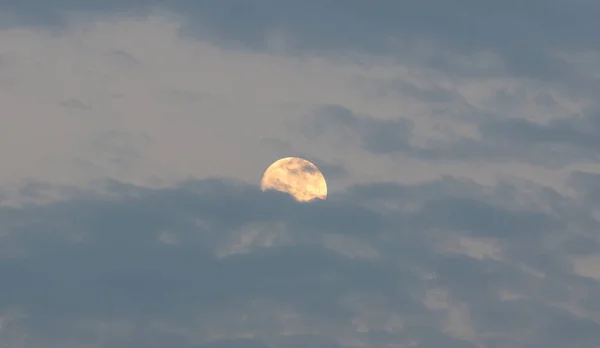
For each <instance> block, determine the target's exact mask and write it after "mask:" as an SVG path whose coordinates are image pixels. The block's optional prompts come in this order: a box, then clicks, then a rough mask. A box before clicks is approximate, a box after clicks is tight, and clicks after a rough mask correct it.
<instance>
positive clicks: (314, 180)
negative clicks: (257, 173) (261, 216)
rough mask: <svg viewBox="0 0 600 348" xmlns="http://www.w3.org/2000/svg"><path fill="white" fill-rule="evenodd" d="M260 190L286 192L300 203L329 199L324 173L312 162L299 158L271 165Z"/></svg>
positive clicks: (278, 161) (283, 159)
mask: <svg viewBox="0 0 600 348" xmlns="http://www.w3.org/2000/svg"><path fill="white" fill-rule="evenodd" d="M260 188H261V190H263V191H266V190H276V191H280V192H286V193H288V194H290V195H292V197H294V198H295V199H296V200H297V201H298V202H309V201H312V200H314V199H322V200H323V199H326V198H327V182H326V181H325V177H324V176H323V173H321V171H320V170H319V168H317V166H315V165H314V164H312V163H311V162H309V161H307V160H305V159H303V158H298V157H286V158H282V159H280V160H277V161H275V162H274V163H273V164H271V165H270V166H269V167H268V168H267V170H266V171H265V173H264V174H263V177H262V180H261V182H260Z"/></svg>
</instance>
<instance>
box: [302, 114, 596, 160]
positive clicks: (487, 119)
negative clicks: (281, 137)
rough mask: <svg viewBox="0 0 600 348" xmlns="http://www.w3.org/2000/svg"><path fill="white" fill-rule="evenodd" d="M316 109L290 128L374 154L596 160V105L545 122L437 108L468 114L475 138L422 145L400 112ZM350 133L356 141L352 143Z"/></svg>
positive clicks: (422, 157) (458, 158)
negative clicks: (382, 114)
mask: <svg viewBox="0 0 600 348" xmlns="http://www.w3.org/2000/svg"><path fill="white" fill-rule="evenodd" d="M316 110H317V111H316V112H315V114H314V115H313V117H312V118H307V119H305V120H302V121H301V123H300V125H299V126H296V127H295V128H294V127H292V128H291V130H292V131H295V132H300V133H301V134H303V135H304V136H306V137H308V138H322V139H327V138H330V137H335V136H338V137H342V138H345V139H346V141H347V142H348V144H349V145H358V146H360V147H362V148H363V149H364V150H366V151H368V152H370V153H372V154H374V155H391V154H396V153H401V154H406V155H409V156H412V157H415V158H420V159H426V160H461V161H473V160H478V161H481V160H492V161H493V160H496V161H498V160H499V161H503V160H511V161H521V162H525V163H530V164H534V165H540V166H543V167H549V168H556V167H562V166H565V165H568V164H571V163H575V162H578V161H585V160H592V161H596V160H597V159H598V150H599V149H600V140H598V139H600V126H599V121H598V120H599V118H598V111H597V110H596V109H589V110H587V111H585V112H584V113H583V114H582V115H578V116H572V117H568V118H565V119H558V120H553V121H550V122H549V123H548V124H537V123H534V122H532V121H528V120H526V119H523V118H519V117H506V116H501V115H498V114H495V113H486V112H484V111H480V110H472V112H475V113H477V112H480V113H481V115H480V116H479V117H472V116H470V115H469V113H467V114H464V115H458V116H456V115H449V116H448V115H443V114H440V116H439V117H440V118H446V119H448V118H449V117H450V118H452V119H455V120H460V119H461V118H465V119H468V120H469V122H470V123H472V124H475V125H476V126H477V129H478V132H479V139H469V138H464V137H455V139H450V140H444V141H441V140H430V141H428V143H427V144H426V145H425V146H413V145H411V144H410V138H411V137H412V136H413V130H412V129H413V126H412V121H411V120H409V119H406V118H400V117H398V118H397V119H396V120H381V119H376V118H373V117H371V116H369V115H359V114H356V113H354V112H353V111H352V110H350V109H347V108H345V107H342V106H337V105H333V106H332V105H325V106H319V107H316ZM348 134H349V135H350V136H348ZM356 137H358V140H359V142H358V143H353V141H354V139H355V138H356Z"/></svg>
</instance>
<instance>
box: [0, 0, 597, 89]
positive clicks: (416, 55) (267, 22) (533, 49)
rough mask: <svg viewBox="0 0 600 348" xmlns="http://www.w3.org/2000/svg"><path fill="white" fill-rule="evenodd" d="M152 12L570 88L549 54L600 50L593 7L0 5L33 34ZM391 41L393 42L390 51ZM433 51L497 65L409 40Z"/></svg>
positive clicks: (567, 70) (564, 69)
mask: <svg viewBox="0 0 600 348" xmlns="http://www.w3.org/2000/svg"><path fill="white" fill-rule="evenodd" d="M156 7H166V8H167V9H169V10H173V11H176V12H178V13H181V14H184V15H186V16H189V17H190V19H191V21H190V22H191V25H190V27H188V28H186V29H185V32H186V33H191V34H193V35H206V33H208V35H209V36H210V38H211V39H214V40H218V41H220V42H221V43H224V42H231V41H237V42H241V43H243V44H245V45H246V46H247V47H250V48H255V49H267V48H268V47H269V46H268V40H266V39H265V38H266V37H268V35H269V34H270V33H271V32H272V31H273V30H282V31H283V32H285V33H286V35H287V36H288V37H289V41H291V44H292V45H293V48H295V49H299V50H319V51H342V52H353V51H363V52H365V51H366V52H370V53H377V54H387V55H390V56H394V57H403V58H404V59H409V60H410V59H412V60H414V61H415V63H418V64H425V65H428V66H430V67H434V68H437V69H440V70H444V71H446V72H448V73H451V74H457V73H458V74H472V73H473V72H474V71H477V73H478V74H480V75H481V74H485V75H489V74H490V73H491V74H503V73H507V72H508V73H511V74H515V75H519V76H521V75H525V76H529V77H533V78H536V79H545V80H551V81H555V82H559V83H562V84H566V85H567V86H569V87H576V86H577V84H579V85H581V83H586V85H587V87H594V88H597V87H598V86H597V83H596V84H594V82H593V80H591V79H588V78H587V77H585V76H583V75H580V74H578V73H576V71H575V70H573V66H571V65H570V64H569V63H567V62H566V61H564V60H562V59H561V58H557V57H556V56H554V55H553V53H554V52H556V51H561V50H563V51H564V50H569V49H575V50H585V49H591V50H598V49H600V44H599V43H598V40H597V38H596V36H595V33H596V32H598V24H597V21H596V15H595V14H596V13H598V12H600V5H598V4H597V3H596V2H593V1H575V2H574V1H567V0H553V1H542V0H528V1H525V2H523V1H516V0H512V1H503V2H501V3H499V2H496V1H492V0H489V1H472V0H461V1H458V2H453V3H451V4H450V3H447V2H445V1H440V0H427V1H420V2H418V3H415V2H410V3H409V2H403V1H392V0H377V1H372V2H369V3H365V2H362V1H356V0H353V1H340V0H333V1H327V2H322V1H314V0H311V1H303V2H302V3H298V4H291V3H287V2H278V1H272V0H261V1H255V2H253V3H251V4H250V3H242V2H239V1H233V0H226V1H218V2H212V1H190V0H175V1H169V2H168V3H160V2H148V1H139V0H129V1H125V2H123V1H113V0H109V1H101V2H98V1H90V0H88V1H73V0H61V1H56V2H53V3H52V5H50V4H49V3H46V2H42V1H38V0H23V1H19V2H14V3H5V4H3V7H2V9H3V10H9V11H12V12H15V13H18V14H19V15H20V21H25V22H26V23H29V24H32V25H44V24H53V25H56V24H61V23H63V21H64V12H66V11H84V12H88V13H106V12H121V13H122V12H124V11H130V12H137V13H139V12H140V11H144V10H149V9H152V8H156ZM394 39H398V42H397V43H394ZM419 40H427V41H430V42H435V43H436V45H438V46H439V48H441V49H442V51H446V52H447V51H450V52H453V53H454V54H472V53H475V52H480V51H491V52H495V53H497V54H499V55H500V56H501V57H502V58H503V60H504V63H503V66H501V67H491V68H485V69H478V68H476V67H473V66H471V67H465V66H463V65H460V64H457V63H456V62H455V61H454V60H452V59H449V57H446V56H445V54H442V52H441V51H438V52H436V53H434V54H428V53H422V52H420V51H419V49H418V45H417V41H419Z"/></svg>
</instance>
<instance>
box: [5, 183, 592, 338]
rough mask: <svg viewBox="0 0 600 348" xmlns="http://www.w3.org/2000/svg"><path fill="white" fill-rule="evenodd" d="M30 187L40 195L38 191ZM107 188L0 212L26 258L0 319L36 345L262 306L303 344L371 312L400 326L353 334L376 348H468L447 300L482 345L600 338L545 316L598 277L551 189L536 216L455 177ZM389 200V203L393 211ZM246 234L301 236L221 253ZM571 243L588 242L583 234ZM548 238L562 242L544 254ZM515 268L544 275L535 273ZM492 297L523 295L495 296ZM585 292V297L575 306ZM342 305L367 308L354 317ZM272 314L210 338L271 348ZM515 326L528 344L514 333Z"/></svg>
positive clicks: (11, 270)
mask: <svg viewBox="0 0 600 348" xmlns="http://www.w3.org/2000/svg"><path fill="white" fill-rule="evenodd" d="M40 189H43V187H41V188H40ZM29 190H30V191H32V192H33V194H35V190H36V187H30V188H29ZM107 190H108V193H110V195H109V196H108V197H105V198H102V197H96V196H94V195H91V194H89V193H85V192H76V191H73V192H71V198H70V199H68V200H66V201H63V202H57V203H51V204H46V205H29V206H25V207H23V208H2V209H0V215H1V216H2V217H3V218H2V220H1V221H2V226H1V228H2V230H4V231H6V232H7V235H6V236H4V237H1V238H2V239H3V245H4V246H5V247H7V246H10V247H12V248H16V249H19V250H22V251H23V253H22V254H20V255H19V256H14V257H11V258H6V257H5V258H4V259H3V262H2V263H0V275H2V278H3V280H4V281H3V286H2V287H0V313H1V312H2V310H3V309H6V308H13V307H15V306H16V307H18V308H20V309H22V310H23V311H24V312H25V313H27V314H28V317H27V318H26V319H22V320H21V321H20V322H19V323H18V324H19V327H21V328H23V329H24V330H29V331H28V332H30V334H31V335H34V336H35V335H37V336H36V337H38V338H40V340H42V339H43V338H44V337H48V336H46V335H49V334H50V333H51V332H54V333H57V332H61V335H59V336H56V335H54V337H56V339H59V341H56V344H57V345H58V344H60V338H61V337H63V338H65V339H67V338H69V339H73V337H74V336H72V335H74V333H73V332H75V331H73V330H76V329H74V326H73V325H74V323H76V322H77V320H78V318H117V317H118V318H124V319H126V320H132V321H134V322H135V321H137V322H139V323H147V322H148V321H149V320H161V321H163V322H170V321H173V323H179V325H183V326H185V325H190V323H192V322H198V320H200V322H206V323H210V321H214V320H217V317H213V316H214V315H216V314H215V313H220V314H218V315H220V316H225V317H224V318H229V317H227V315H228V314H227V313H231V314H229V315H234V316H237V317H239V316H241V315H243V313H244V312H245V311H246V310H247V308H248V306H249V305H250V304H252V303H255V302H256V301H259V302H261V301H262V302H265V301H266V302H268V303H272V304H274V306H276V307H281V308H294V310H295V311H296V313H297V315H299V317H298V318H299V319H298V320H301V321H306V322H309V323H310V322H311V321H315V320H316V322H315V323H318V325H321V326H323V329H322V330H321V334H320V335H318V336H317V337H316V338H310V339H309V337H303V336H302V335H300V333H299V335H300V336H298V337H297V340H299V341H298V342H311V340H313V341H314V340H315V339H317V342H320V343H319V344H321V346H326V345H325V343H326V342H333V341H332V340H334V341H335V340H337V339H339V338H340V337H338V336H336V334H335V332H337V330H341V329H342V328H347V327H348V325H351V319H352V318H354V317H357V316H358V317H361V316H365V315H366V316H365V317H364V318H365V319H363V320H367V319H366V318H368V317H369V314H368V313H369V311H375V312H373V313H378V314H377V315H379V316H382V317H383V318H387V317H389V315H391V314H396V315H399V316H401V317H402V318H403V319H402V321H403V322H404V326H403V328H402V329H395V330H392V331H385V330H384V329H383V326H378V325H383V324H381V323H380V324H377V321H372V322H370V321H368V324H366V325H368V326H369V327H371V329H370V333H363V334H360V333H354V335H359V336H361V337H362V339H366V340H368V341H369V342H372V343H373V344H374V345H383V344H385V343H392V342H408V341H410V340H416V341H418V342H420V343H421V344H422V345H425V344H429V343H430V344H436V345H442V344H443V345H445V346H448V345H450V346H455V347H472V346H473V344H472V343H470V342H468V341H465V340H461V339H457V338H453V337H452V336H451V335H450V334H449V333H447V332H446V333H444V331H443V330H442V326H443V325H444V320H443V318H444V316H445V315H447V312H446V309H443V308H446V307H444V306H453V305H454V304H455V303H463V304H464V305H465V306H466V307H465V308H466V309H465V310H468V311H469V313H470V317H471V318H472V324H470V323H464V325H467V327H468V326H470V325H472V326H473V327H474V330H475V331H476V332H477V333H478V334H482V335H483V334H494V335H495V337H496V338H493V339H492V338H490V339H489V344H490V346H497V347H502V346H506V345H507V344H511V342H512V346H523V347H524V346H541V345H542V344H546V346H547V347H560V346H561V345H560V344H554V343H552V342H553V337H558V336H560V335H562V336H563V337H567V336H568V335H573V336H572V337H573V338H572V339H573V341H572V342H573V344H575V343H577V345H578V346H580V347H593V342H594V340H595V339H597V336H596V335H597V333H596V332H600V331H594V330H597V329H600V327H599V325H598V323H596V322H593V321H591V320H587V319H583V318H577V317H574V315H573V314H570V313H568V312H566V311H564V310H559V309H557V308H556V307H555V304H556V303H564V302H565V301H567V300H569V301H575V303H577V301H581V302H580V303H587V301H591V299H592V297H593V296H598V295H600V286H599V284H598V283H597V282H594V281H590V280H589V279H587V278H582V277H580V276H578V275H576V274H574V273H573V272H572V270H571V269H570V267H568V264H567V262H568V257H569V256H571V255H576V253H575V252H574V251H573V250H571V251H568V250H566V249H565V248H563V246H562V245H563V244H565V243H566V241H570V240H576V239H577V236H575V235H564V233H565V224H566V223H572V222H574V220H573V219H576V218H579V217H587V218H588V219H590V222H589V223H590V224H591V223H594V224H595V225H594V226H593V227H594V228H596V229H597V227H598V222H597V221H596V220H593V219H592V218H591V217H590V215H589V214H590V213H589V211H587V210H586V209H585V207H583V206H579V205H577V203H575V202H572V201H570V200H568V199H566V198H564V197H562V196H560V195H558V194H556V193H555V194H554V195H553V196H552V197H553V200H554V201H555V204H554V205H553V206H554V208H553V209H552V211H551V212H542V211H535V210H531V211H524V210H519V211H516V210H511V209H509V207H510V205H511V203H513V204H514V202H515V201H516V200H518V199H520V197H519V194H520V193H519V190H518V189H515V188H514V187H513V188H512V189H511V187H510V185H509V184H504V185H501V186H499V187H497V188H494V189H493V190H491V191H490V190H489V189H488V188H485V187H481V186H479V185H477V184H475V183H473V182H469V181H463V180H457V179H452V178H446V179H444V180H442V181H438V182H431V183H425V184H422V185H417V186H402V185H397V184H391V183H389V184H383V183H380V184H370V185H361V186H356V187H353V188H351V189H349V190H348V191H345V192H341V193H338V195H337V198H336V199H332V200H327V201H324V202H319V203H317V204H300V203H296V202H295V201H293V200H292V199H291V198H290V197H288V196H287V195H282V194H279V193H274V192H261V191H260V190H259V189H258V188H257V187H254V186H251V185H248V184H245V183H243V182H235V181H227V180H221V179H216V178H215V179H206V180H200V181H188V182H185V183H182V184H180V185H179V186H178V187H174V188H168V189H159V190H151V189H145V188H141V187H136V186H132V185H126V184H122V183H119V182H115V181H110V182H107ZM502 192H504V194H501V193H502ZM540 192H544V190H541V191H540ZM540 198H544V196H543V195H542V196H540ZM389 203H395V204H394V205H393V206H395V207H396V208H394V209H392V210H389V209H390V208H389V207H390V204H389ZM408 203H413V205H414V204H416V205H417V208H416V210H415V208H414V207H412V208H411V209H409V210H407V209H405V207H406V205H407V204H408ZM382 206H387V207H388V209H387V210H381V209H380V207H382ZM250 227H252V228H254V230H253V231H256V232H257V233H262V234H268V235H271V236H273V235H277V234H281V233H285V234H290V235H291V236H292V237H293V240H294V241H295V242H292V243H291V244H290V242H285V243H283V244H278V243H277V242H276V243H275V244H271V246H269V245H270V244H260V243H258V244H256V243H257V241H259V242H260V239H255V241H254V242H250V245H248V246H247V247H246V248H245V252H243V253H238V254H231V255H229V256H224V257H221V258H219V257H217V256H216V254H215V251H216V250H217V249H219V248H222V247H223V246H224V245H228V244H231V243H234V244H236V243H240V242H242V240H243V238H242V239H238V240H237V242H236V238H241V236H242V235H240V234H239V233H238V232H239V231H244V229H245V228H250ZM590 227H592V226H590ZM165 231H168V232H169V233H171V234H173V235H174V236H175V237H176V238H175V239H176V240H177V241H178V242H177V243H175V244H166V243H163V242H161V241H160V239H159V238H158V237H159V236H160V234H161V233H164V232H165ZM250 233H252V232H251V231H250ZM331 233H335V234H337V235H343V236H344V235H345V236H347V237H349V238H356V239H357V240H359V241H362V242H364V243H367V244H368V245H370V246H371V247H373V248H374V249H375V250H377V252H378V253H379V255H380V256H379V257H378V258H375V259H361V258H354V259H352V258H348V257H347V256H344V255H342V254H338V253H336V252H333V251H331V250H330V249H328V248H326V246H325V245H324V244H322V243H321V237H322V236H324V235H326V234H331ZM580 233H584V235H587V236H588V237H592V236H593V231H583V232H580ZM245 235H246V236H247V237H245V238H246V239H247V238H249V236H250V234H245ZM458 237H461V238H482V237H485V238H484V239H486V240H495V241H497V243H498V245H499V246H500V247H501V248H502V250H503V251H502V254H503V255H504V256H500V258H499V259H493V258H483V259H480V260H479V259H477V258H473V257H471V256H467V255H463V254H460V253H455V252H448V251H447V249H446V248H449V247H451V244H448V245H447V246H445V245H446V243H448V242H451V241H452V240H453V239H454V238H458ZM556 238H559V239H561V240H564V241H565V242H564V243H563V244H560V245H558V247H557V246H555V247H553V248H548V247H545V246H544V245H548V242H549V241H552V240H554V241H555V240H556ZM448 250H452V249H448ZM521 265H526V266H528V267H530V268H532V269H535V270H537V272H543V273H545V274H546V275H547V276H546V277H542V278H540V277H536V276H534V275H532V274H530V273H527V272H525V271H524V270H523V269H522V267H521ZM427 274H435V276H434V277H433V278H428V277H426V275H427ZM567 284H570V287H567V286H566V285H567ZM434 289H443V291H445V292H446V293H447V294H448V297H447V299H446V300H444V301H446V302H443V303H442V307H440V308H439V309H435V310H433V309H429V308H428V307H427V306H425V305H424V302H423V301H424V299H425V296H426V294H427V292H428V291H432V290H434ZM576 289H580V290H579V291H578V290H576ZM581 290H585V292H582V291H581ZM500 291H507V292H510V293H514V294H516V295H518V296H519V297H520V299H519V300H516V301H515V300H513V302H511V301H508V302H507V301H505V300H501V299H500V293H499V292H500ZM582 293H586V294H588V296H589V297H587V298H581V297H579V296H580V295H578V294H582ZM352 298H356V299H357V300H359V301H361V300H360V299H363V300H364V299H370V300H369V301H372V300H375V299H377V300H376V301H377V302H376V303H372V304H370V305H368V304H367V305H363V307H358V308H355V307H354V303H355V300H352ZM345 299H348V300H345ZM359 303H360V302H356V304H357V305H358V304H359ZM365 306H366V307H365ZM359 308H363V309H359ZM591 308H593V307H591ZM271 310H272V309H269V307H268V306H266V307H263V309H262V310H261V312H260V313H261V314H260V315H259V314H255V315H258V316H256V317H254V316H253V315H249V319H248V320H250V321H249V322H248V323H249V325H253V327H254V328H255V329H254V330H255V331H254V332H255V333H256V334H257V338H256V341H255V343H252V342H250V341H248V342H240V343H235V342H234V343H232V342H226V341H225V342H220V343H215V344H218V345H219V346H229V345H230V344H233V346H237V345H236V344H242V345H249V346H253V345H254V344H258V345H261V344H264V345H266V346H272V345H271V343H268V342H267V341H265V339H266V338H267V337H271V338H272V337H279V336H278V333H277V331H276V330H275V329H272V328H271V329H270V328H269V327H270V326H272V325H274V324H267V322H268V321H267V322H263V323H262V324H261V322H260V321H259V320H258V318H259V317H263V318H268V317H269V316H271V318H273V317H272V316H273V315H274V314H273V313H271ZM363 311H366V312H364V313H363ZM202 313H207V314H206V315H207V316H208V315H210V316H208V317H207V316H204V315H203V314H202ZM209 313H212V314H209ZM443 313H446V314H443ZM442 314H443V315H442ZM232 318H233V317H231V318H230V319H227V320H229V322H231V320H233V319H232ZM107 320H108V319H107ZM207 320H208V321H207ZM265 320H267V319H265ZM268 320H276V321H277V322H278V320H280V319H268ZM386 320H387V319H386ZM452 320H456V319H452ZM186 323H187V324H186ZM51 325H53V326H51ZM140 325H142V326H138V329H137V330H135V334H134V336H133V338H130V339H132V340H133V341H131V342H133V343H135V342H138V343H139V342H147V341H148V340H149V337H150V336H148V335H149V334H145V333H144V332H146V331H145V330H146V329H142V328H143V327H144V326H143V325H150V324H140ZM277 325H280V324H277ZM315 325H317V324H315ZM524 325H527V327H528V328H530V330H531V332H534V333H535V335H533V336H532V335H527V334H523V333H522V332H521V328H522V327H523V326H524ZM555 327H560V329H556V328H555ZM327 328H330V329H327ZM140 330H141V331H140ZM231 330H234V331H235V329H234V328H232V329H231ZM273 330H275V331H273ZM567 331H568V332H567ZM577 333H580V334H581V335H582V336H581V339H580V340H579V339H578V338H577V335H578V334H577ZM107 335H109V334H107ZM498 335H505V336H504V337H506V338H504V339H502V338H500V337H503V336H498ZM109 336H110V335H109ZM107 337H108V336H107ZM152 337H155V341H156V342H165V344H167V343H168V342H172V344H173V345H169V346H173V347H179V346H180V347H187V345H186V344H191V343H190V342H188V340H187V339H184V338H183V337H182V336H180V335H177V334H176V333H168V332H164V333H155V334H154V336H152ZM207 337H208V336H207ZM232 337H233V336H232ZM482 337H484V336H482ZM509 337H512V338H509ZM204 339H206V338H204ZM281 339H282V338H281ZM482 339H484V340H488V339H485V338H482ZM557 339H558V338H557ZM89 340H91V342H94V341H93V338H88V341H89ZM161 340H162V341H161ZM428 342H429V343H428ZM486 342H487V341H486ZM556 342H559V341H556ZM560 342H562V341H560ZM596 342H597V341H596ZM119 344H123V342H121V341H119V339H118V338H115V339H114V345H113V346H119ZM140 344H142V343H140ZM298 344H300V343H298ZM276 346H277V344H276ZM317 346H319V345H317Z"/></svg>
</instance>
